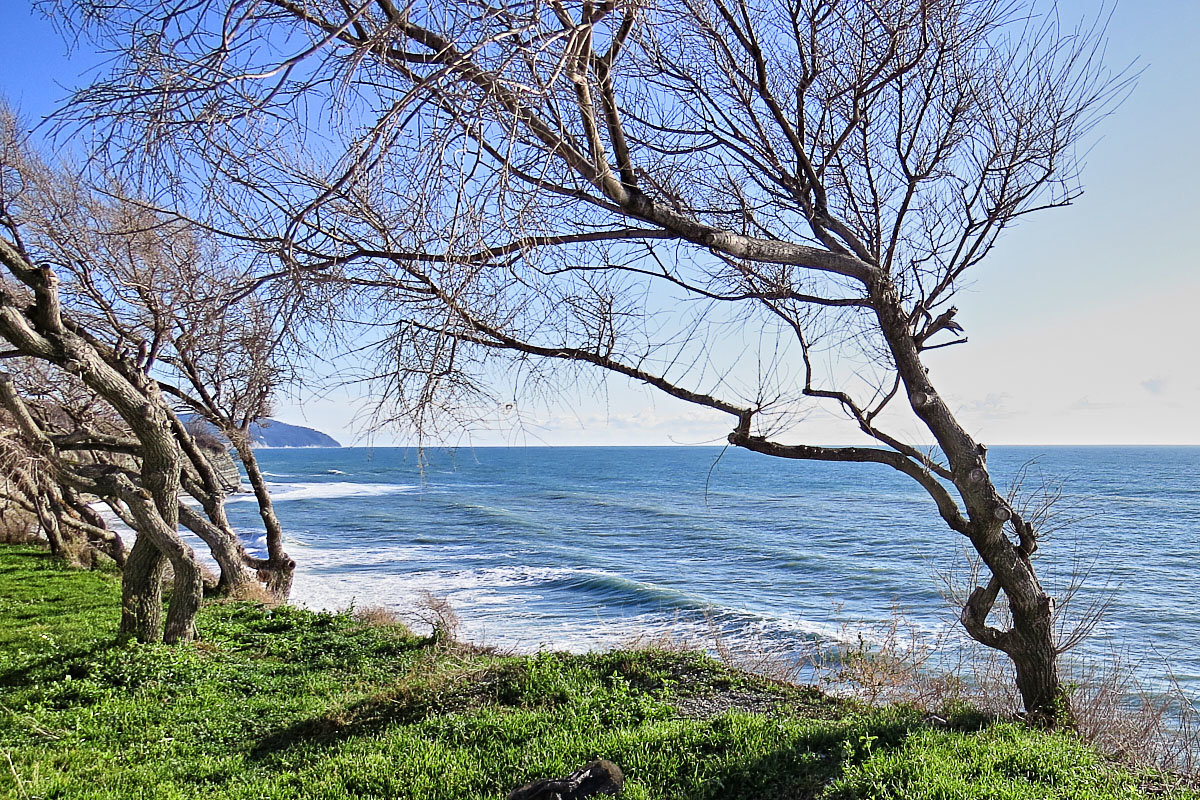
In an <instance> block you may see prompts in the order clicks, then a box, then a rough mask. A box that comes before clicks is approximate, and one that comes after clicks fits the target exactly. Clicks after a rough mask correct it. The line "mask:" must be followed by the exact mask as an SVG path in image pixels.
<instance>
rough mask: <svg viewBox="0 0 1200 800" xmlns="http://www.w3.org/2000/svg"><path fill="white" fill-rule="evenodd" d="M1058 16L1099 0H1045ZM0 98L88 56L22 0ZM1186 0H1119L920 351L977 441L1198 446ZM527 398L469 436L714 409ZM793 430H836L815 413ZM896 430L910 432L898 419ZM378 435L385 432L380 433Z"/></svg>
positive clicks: (484, 439) (313, 414) (644, 423)
mask: <svg viewBox="0 0 1200 800" xmlns="http://www.w3.org/2000/svg"><path fill="white" fill-rule="evenodd" d="M1059 7H1060V9H1061V12H1062V15H1063V16H1064V17H1065V18H1073V17H1078V16H1080V15H1083V14H1094V13H1095V12H1096V9H1097V8H1098V4H1097V3H1093V2H1080V1H1079V0H1071V1H1069V2H1068V1H1065V0H1064V2H1060V3H1059ZM0 14H2V15H3V22H4V24H3V25H0V64H2V65H3V69H2V71H0V76H2V77H0V92H3V93H4V94H5V95H6V96H7V98H8V100H9V101H10V102H11V103H12V104H13V105H14V106H16V107H17V108H19V109H21V111H22V112H23V113H24V114H25V115H26V116H27V117H29V118H36V117H38V116H40V115H42V114H45V113H48V112H49V111H50V110H51V109H53V107H54V105H55V103H56V102H58V101H60V100H61V99H62V98H63V97H65V95H66V94H67V90H68V89H69V87H71V86H74V85H78V84H79V83H80V82H81V81H82V80H83V78H82V77H81V73H84V72H85V71H86V69H87V67H88V66H90V65H91V64H93V63H94V61H95V56H94V55H91V54H89V53H86V52H80V53H77V54H76V55H75V56H74V57H70V56H68V47H67V45H66V44H65V43H64V42H63V41H62V40H61V39H60V38H59V37H58V35H57V34H56V33H55V32H54V30H53V28H52V26H51V25H50V24H49V23H48V22H47V21H46V20H44V19H41V18H40V17H38V16H37V15H35V14H33V13H32V12H31V11H29V10H28V7H27V6H26V5H25V4H21V3H17V2H13V0H9V2H6V3H5V4H4V11H2V12H0ZM1197 42H1200V3H1195V2H1189V1H1186V0H1151V1H1150V2H1125V3H1124V4H1122V5H1121V6H1119V7H1118V8H1117V9H1116V10H1115V12H1114V13H1113V18H1112V22H1111V25H1110V27H1109V48H1108V61H1109V63H1110V64H1111V65H1113V66H1122V65H1125V64H1128V63H1130V62H1132V61H1135V60H1136V61H1137V62H1138V64H1139V66H1140V67H1142V68H1143V72H1142V74H1141V78H1140V80H1139V82H1138V86H1137V88H1136V90H1135V91H1134V93H1133V94H1132V95H1131V96H1130V97H1129V99H1128V100H1126V102H1125V103H1124V105H1122V106H1121V107H1120V108H1118V109H1117V110H1116V112H1115V113H1114V114H1113V115H1112V116H1111V117H1110V118H1109V119H1107V120H1105V121H1104V122H1103V123H1102V124H1101V126H1100V128H1099V130H1098V135H1097V141H1096V143H1095V144H1094V146H1093V147H1092V149H1091V150H1090V152H1089V154H1088V157H1087V164H1086V167H1085V170H1084V173H1083V184H1084V189H1085V194H1084V195H1083V197H1082V198H1080V199H1079V200H1078V201H1077V202H1076V203H1075V204H1074V205H1073V206H1071V207H1069V208H1066V209H1059V210H1054V211H1050V212H1048V213H1044V214H1041V215H1036V216H1034V217H1030V218H1027V219H1026V220H1025V221H1023V222H1022V223H1021V224H1020V225H1019V226H1018V227H1017V228H1016V229H1014V230H1012V231H1010V232H1009V233H1008V234H1007V236H1006V237H1005V238H1004V239H1003V240H1002V241H1001V243H1000V245H999V247H998V248H997V250H996V251H995V252H994V254H993V256H992V258H991V261H990V263H988V264H985V265H984V266H982V267H981V268H979V269H978V270H977V271H976V272H975V275H974V282H973V283H972V284H971V285H970V286H969V287H968V288H966V289H965V290H963V291H962V292H961V293H960V294H959V296H958V300H957V305H958V307H959V309H960V313H959V316H958V320H959V321H960V322H962V324H963V325H964V327H965V328H966V333H967V335H968V336H969V337H970V340H971V341H970V343H969V344H967V345H965V346H961V347H953V348H948V349H946V350H943V351H939V352H938V353H936V354H931V356H930V365H931V368H932V376H933V378H934V380H935V384H936V385H938V386H939V387H940V388H941V389H942V392H943V394H944V395H945V396H947V397H948V398H949V399H950V400H951V403H952V405H953V407H954V408H955V410H957V411H958V413H959V414H960V417H961V419H962V420H963V421H964V422H965V423H966V424H967V426H968V427H969V429H971V430H972V431H973V432H974V433H975V434H977V436H978V438H980V439H981V440H982V441H985V442H988V443H990V444H1192V445H1200V416H1198V414H1200V354H1198V352H1197V348H1198V347H1200V245H1198V244H1197V239H1196V236H1195V233H1194V231H1196V230H1197V228H1200V225H1198V223H1197V220H1198V219H1200V192H1198V190H1197V186H1196V184H1197V181H1198V179H1200V145H1198V144H1197V142H1198V141H1200V88H1197V87H1200V51H1198V49H1197ZM593 389H594V387H592V386H587V387H581V389H580V390H579V391H578V392H577V393H576V396H574V397H571V396H566V397H563V398H562V400H561V402H556V403H553V404H549V405H548V404H546V403H542V404H541V405H538V406H530V407H528V408H526V409H525V415H524V419H525V422H526V423H527V426H528V427H527V428H526V429H524V430H523V431H514V430H512V429H504V430H498V431H495V432H491V433H486V432H485V433H482V434H479V435H477V436H475V437H474V438H473V441H474V442H475V443H477V444H493V443H518V444H672V443H678V444H700V443H706V442H712V441H719V440H722V439H723V437H724V434H725V433H726V432H727V430H728V423H727V420H726V419H725V418H722V417H721V416H719V415H717V416H713V415H710V414H707V413H704V412H702V411H700V410H697V409H694V408H690V407H688V406H685V405H683V404H679V403H676V402H675V401H672V400H670V399H669V398H665V397H662V396H658V395H655V394H654V393H652V392H651V391H650V390H643V389H639V388H636V387H630V386H627V385H625V384H624V383H623V382H617V381H610V382H609V383H608V385H607V391H604V392H600V393H597V392H595V391H594V390H593ZM277 416H279V417H280V418H281V419H284V420H286V421H289V422H295V423H299V424H308V425H313V426H315V427H319V428H321V429H323V430H326V431H327V432H329V433H331V434H333V435H334V436H336V437H338V438H340V439H342V440H343V441H344V442H352V441H355V440H356V439H357V438H358V437H357V435H356V432H357V428H358V426H357V425H356V423H355V419H356V418H359V419H361V418H362V415H361V405H360V404H358V403H356V401H355V400H354V398H353V397H351V396H349V395H347V394H346V393H344V392H341V391H335V392H333V393H332V394H330V395H329V396H327V397H324V398H311V397H302V398H293V399H287V400H284V401H283V402H281V403H280V404H279V407H278V414H277ZM809 431H810V434H811V435H810V436H809V438H808V440H809V441H816V442H834V441H844V440H845V438H846V437H845V434H844V429H842V428H840V427H838V426H835V425H834V420H832V419H830V420H825V419H821V418H813V419H812V420H811V423H810V428H809ZM908 432H910V433H911V434H912V435H913V437H914V438H916V439H920V438H922V437H920V436H919V432H918V431H917V430H916V429H915V428H914V429H912V430H911V431H908ZM373 438H374V441H375V442H377V443H381V444H383V443H389V442H391V441H393V438H392V437H391V436H390V435H389V434H386V433H383V434H380V435H377V436H375V437H373Z"/></svg>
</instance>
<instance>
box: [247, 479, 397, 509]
mask: <svg viewBox="0 0 1200 800" xmlns="http://www.w3.org/2000/svg"><path fill="white" fill-rule="evenodd" d="M268 488H270V490H271V500H272V501H273V502H275V503H285V502H287V501H289V500H338V499H341V498H344V497H379V496H382V495H388V494H405V493H408V492H412V491H415V490H416V489H417V488H418V487H417V486H415V485H412V484H399V483H352V482H349V481H329V482H322V483H280V484H274V485H272V486H270V487H268ZM253 502H255V498H254V495H251V494H237V495H233V496H231V497H227V498H225V503H226V504H230V503H253Z"/></svg>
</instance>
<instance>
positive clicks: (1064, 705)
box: [868, 273, 1071, 727]
mask: <svg viewBox="0 0 1200 800" xmlns="http://www.w3.org/2000/svg"><path fill="white" fill-rule="evenodd" d="M868 288H869V291H870V295H871V301H872V306H873V308H874V310H875V314H876V319H878V321H879V327H880V330H881V331H882V332H883V334H884V336H885V338H886V339H887V343H888V348H889V350H890V351H891V354H892V358H893V360H894V362H895V365H896V371H897V373H898V374H899V376H900V378H901V380H902V381H903V384H904V389H905V390H906V392H907V393H908V398H909V404H910V406H911V407H912V410H913V412H914V413H915V414H916V415H917V418H918V419H920V420H921V421H922V422H923V423H924V424H925V426H926V428H928V430H929V431H930V432H931V433H932V434H933V435H934V438H935V439H936V440H937V443H938V446H939V447H941V449H942V452H943V453H945V455H946V459H947V460H948V461H949V464H950V469H951V471H952V474H953V482H954V486H955V488H956V489H957V490H958V493H959V496H960V497H961V498H962V501H963V504H964V505H965V507H966V512H967V518H968V521H967V522H966V524H965V525H959V527H958V528H957V529H958V530H959V531H960V532H961V533H964V534H966V535H967V536H968V537H969V538H970V540H971V544H972V545H973V546H974V548H975V551H976V552H977V553H979V555H980V557H981V558H982V559H983V562H984V563H985V564H986V565H987V567H988V569H989V570H991V573H992V577H991V579H990V580H989V582H988V585H987V587H986V588H983V587H980V588H979V589H976V590H975V591H974V592H973V593H972V594H971V597H970V598H969V599H968V600H967V603H966V606H965V607H964V608H963V612H962V617H961V620H962V623H963V627H964V628H966V630H967V632H968V634H969V635H970V636H971V637H972V638H973V639H975V640H976V641H978V642H980V643H982V644H984V645H986V646H988V647H994V648H996V649H998V650H1001V651H1003V652H1004V653H1005V654H1007V655H1008V656H1009V658H1011V659H1012V661H1013V665H1014V667H1015V668H1016V673H1017V687H1018V689H1019V690H1020V692H1021V699H1022V701H1023V703H1024V706H1025V714H1026V717H1027V718H1028V719H1029V720H1030V721H1032V722H1036V723H1038V724H1042V725H1046V726H1049V727H1053V726H1055V725H1058V724H1063V723H1066V724H1069V723H1070V721H1071V710H1070V702H1069V698H1068V696H1067V693H1066V691H1065V690H1064V688H1063V686H1062V683H1061V681H1060V680H1059V676H1058V663H1057V659H1058V651H1057V649H1056V648H1055V645H1054V608H1053V603H1052V602H1051V601H1050V598H1049V597H1048V596H1047V595H1046V593H1045V591H1043V589H1042V586H1041V583H1040V582H1039V581H1038V579H1037V573H1036V572H1035V570H1034V567H1033V562H1032V560H1031V558H1030V557H1031V556H1032V555H1033V551H1034V550H1035V549H1036V548H1037V537H1036V533H1035V532H1034V531H1033V530H1032V528H1031V527H1030V526H1029V524H1028V523H1026V522H1025V521H1024V520H1022V519H1020V517H1019V516H1018V515H1017V514H1016V513H1015V512H1014V511H1013V509H1011V508H1010V507H1009V504H1008V502H1007V501H1006V500H1005V499H1004V498H1003V497H1002V496H1001V495H1000V493H999V491H997V489H996V486H995V484H994V483H993V482H992V478H991V476H990V475H989V474H988V471H987V448H985V447H982V446H980V445H979V444H978V443H977V442H975V440H974V439H973V438H971V436H970V434H968V433H967V431H966V430H965V429H964V428H963V427H962V425H960V424H959V422H958V420H957V419H955V417H954V415H953V414H952V413H951V411H950V409H949V407H948V406H947V405H946V403H945V401H944V400H943V399H942V398H941V397H940V396H939V394H938V392H937V391H936V389H935V388H934V386H933V383H932V382H931V380H930V377H929V371H928V370H927V369H926V368H925V365H924V364H923V363H922V361H921V351H920V347H919V345H918V343H917V342H916V341H915V340H914V338H913V335H912V328H911V325H910V320H909V317H908V315H907V314H906V312H905V311H904V306H903V303H902V301H901V299H900V294H899V292H898V291H897V290H896V287H895V285H894V283H893V282H892V280H891V278H890V277H889V276H887V275H885V274H882V273H880V274H878V275H877V276H876V277H875V278H874V279H873V280H872V281H870V282H869V283H868ZM935 499H936V498H935ZM947 521H948V522H949V521H950V520H947ZM1006 524H1011V525H1012V526H1013V527H1014V529H1015V530H1016V531H1017V533H1018V538H1019V542H1016V543H1014V542H1013V541H1012V540H1011V539H1010V538H1009V536H1008V534H1007V533H1006V530H1005V526H1006ZM1000 591H1003V592H1004V595H1005V597H1007V598H1008V603H1009V608H1010V610H1011V612H1012V626H1011V627H1010V628H1009V629H1008V630H1005V631H1000V630H997V629H995V628H992V627H990V626H988V624H987V618H988V615H989V614H990V612H991V610H992V606H993V604H994V603H995V601H996V598H997V596H998V594H999V592H1000Z"/></svg>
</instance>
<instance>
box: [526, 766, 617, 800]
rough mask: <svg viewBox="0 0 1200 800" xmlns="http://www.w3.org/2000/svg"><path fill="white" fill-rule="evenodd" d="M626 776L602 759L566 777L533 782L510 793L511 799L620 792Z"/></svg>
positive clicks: (554, 799) (564, 799)
mask: <svg viewBox="0 0 1200 800" xmlns="http://www.w3.org/2000/svg"><path fill="white" fill-rule="evenodd" d="M624 784H625V776H624V775H622V774H621V768H620V767H618V766H617V765H616V764H614V763H613V762H611V761H605V760H604V759H600V760H599V761H593V762H592V763H590V764H588V765H587V766H586V767H580V768H579V769H577V770H575V771H574V772H572V773H571V774H570V775H568V776H567V777H565V778H550V779H549V780H542V781H534V782H533V783H527V784H525V785H524V786H522V787H520V788H518V789H513V790H512V791H511V792H509V795H508V800H582V798H584V797H593V796H595V795H601V794H608V795H616V794H620V793H621V787H622V786H623V785H624Z"/></svg>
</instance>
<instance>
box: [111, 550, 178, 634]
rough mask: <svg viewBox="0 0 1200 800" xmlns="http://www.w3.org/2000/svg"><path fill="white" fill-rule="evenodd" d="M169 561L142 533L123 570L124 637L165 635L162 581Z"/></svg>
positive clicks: (122, 608)
mask: <svg viewBox="0 0 1200 800" xmlns="http://www.w3.org/2000/svg"><path fill="white" fill-rule="evenodd" d="M166 565H167V561H166V559H165V558H163V555H162V553H160V552H159V551H158V548H157V547H155V546H154V545H153V544H152V543H151V541H150V539H149V538H147V537H145V536H139V537H138V538H137V541H135V542H134V543H133V547H132V548H130V550H129V557H128V558H126V559H125V569H123V570H121V626H120V628H119V629H118V634H117V635H118V637H119V638H120V639H128V638H130V637H134V638H136V639H137V640H138V641H139V642H157V641H160V637H161V636H162V580H163V573H164V572H166Z"/></svg>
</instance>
